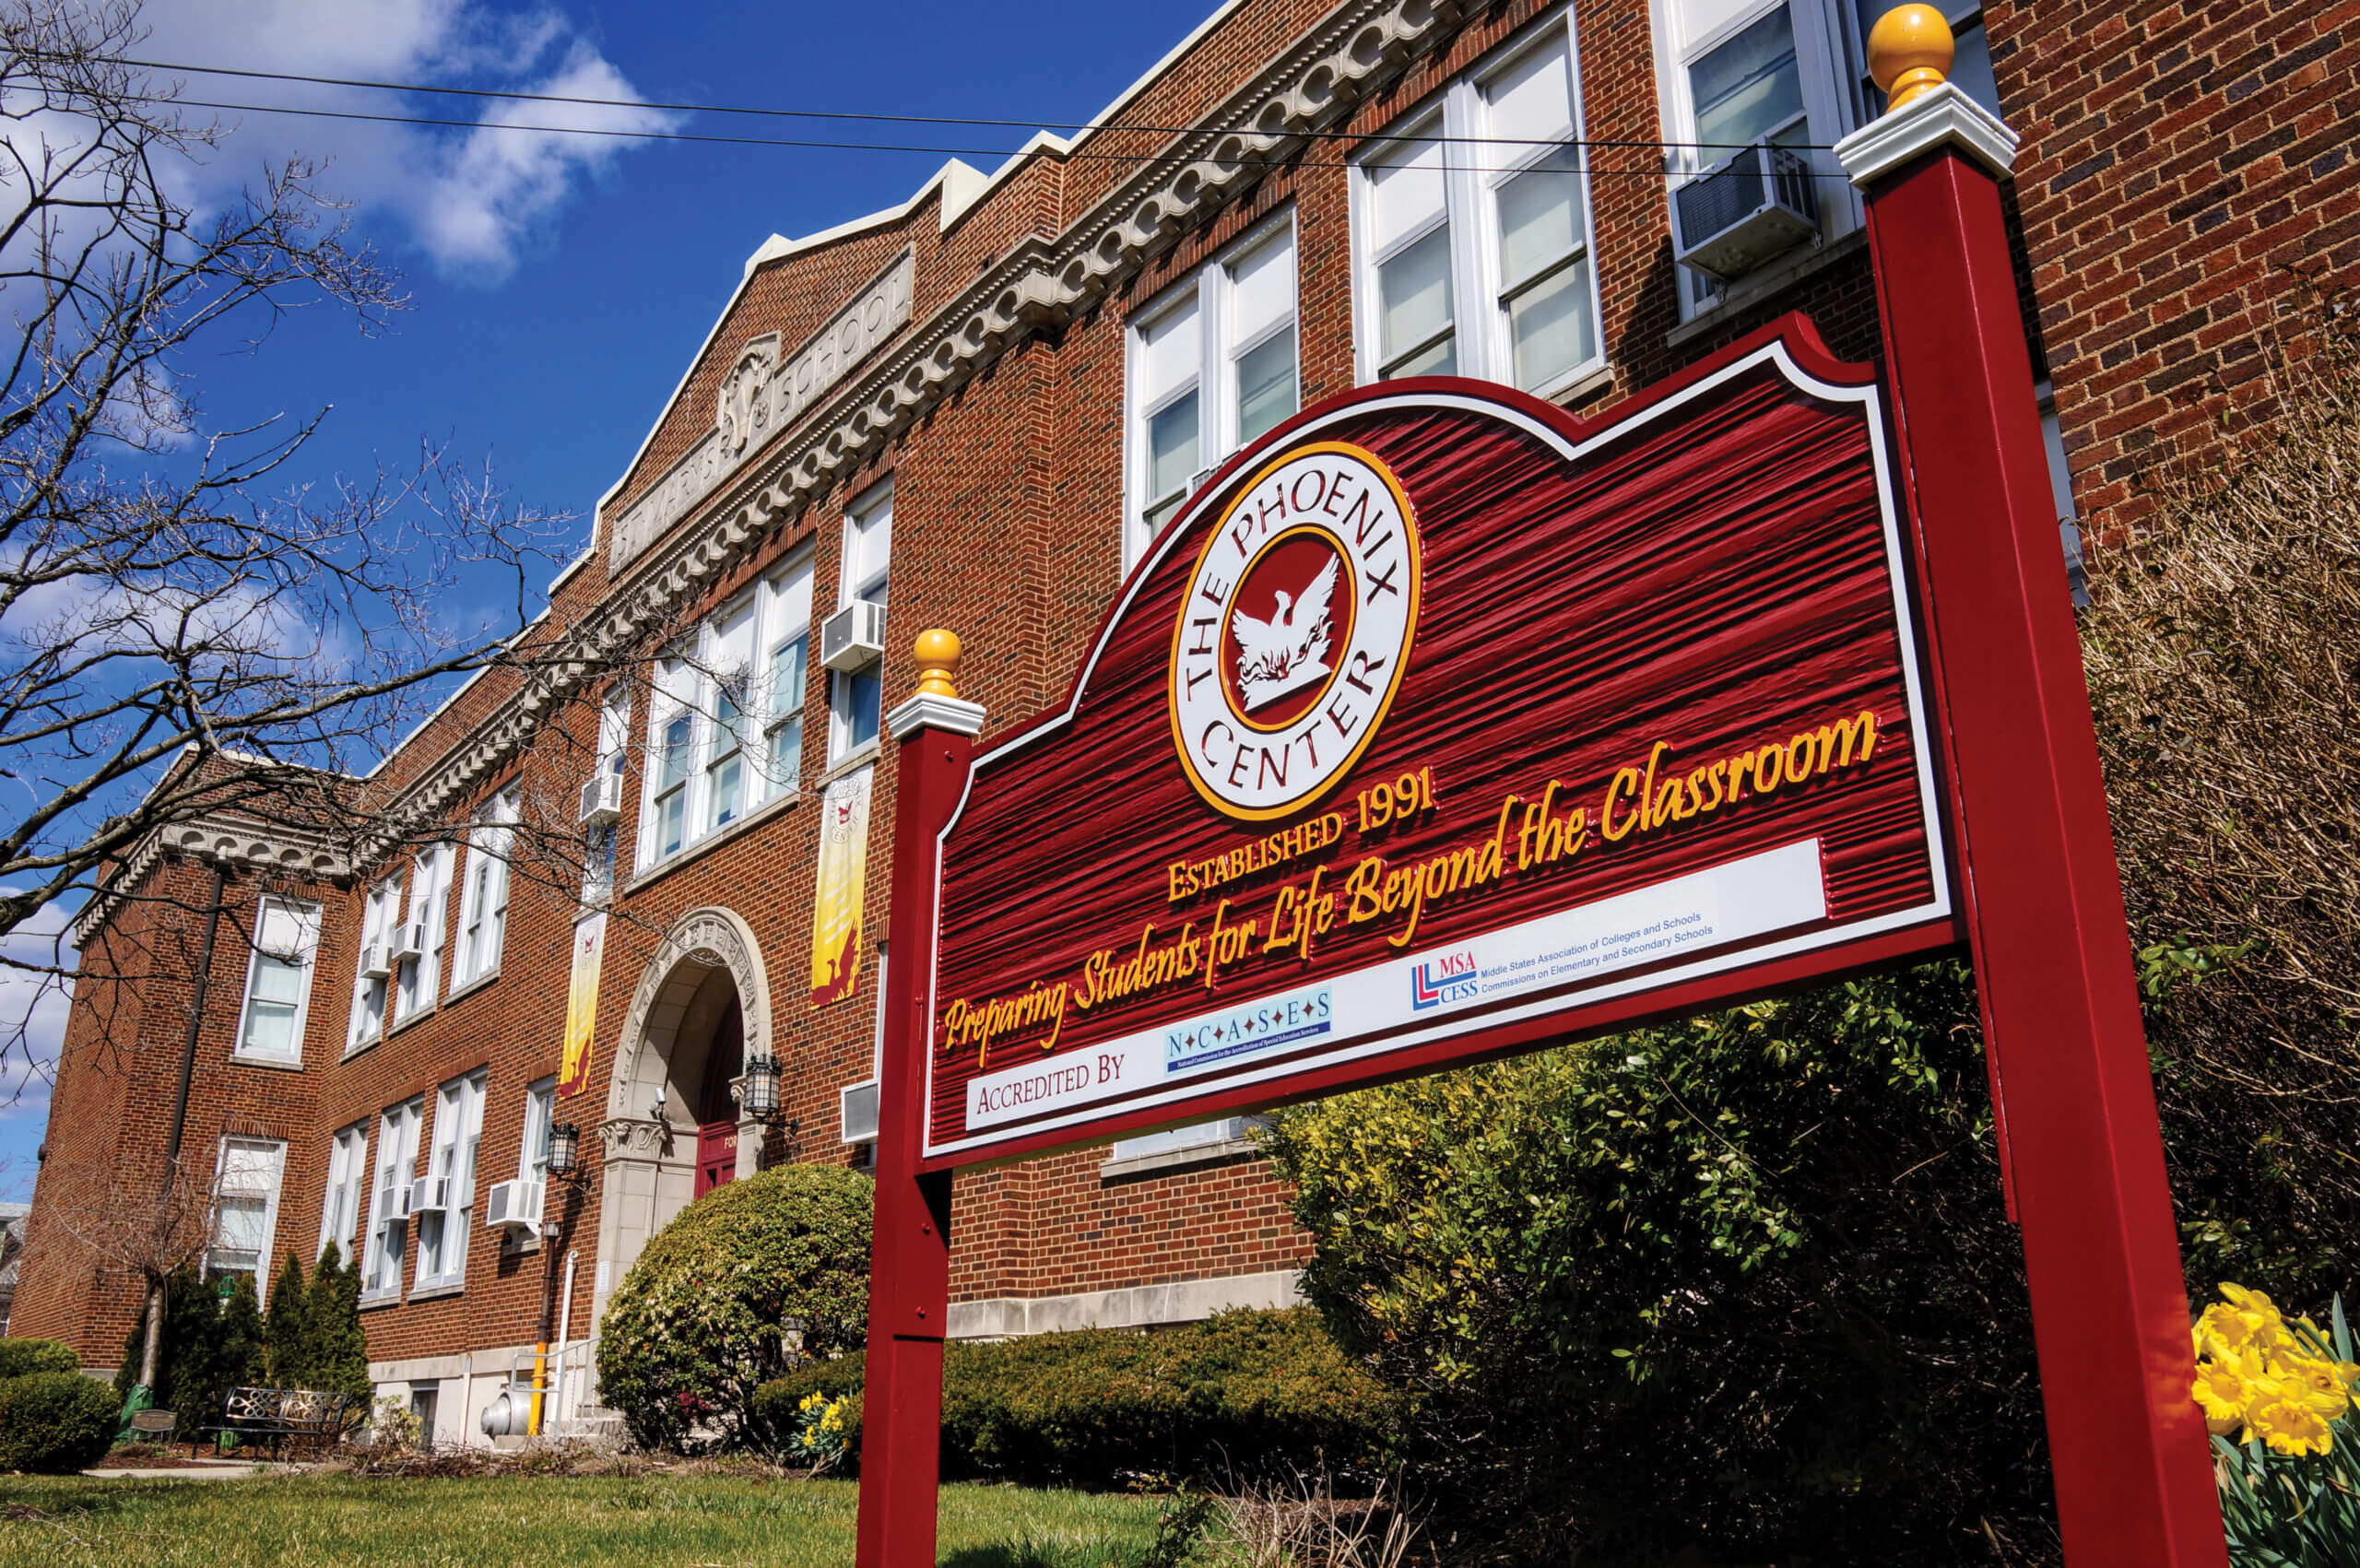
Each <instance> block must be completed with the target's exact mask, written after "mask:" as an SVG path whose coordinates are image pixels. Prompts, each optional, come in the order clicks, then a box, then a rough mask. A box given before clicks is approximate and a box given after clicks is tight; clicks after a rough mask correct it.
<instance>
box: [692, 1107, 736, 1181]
mask: <svg viewBox="0 0 2360 1568" xmlns="http://www.w3.org/2000/svg"><path fill="white" fill-rule="evenodd" d="M736 1178H737V1123H736V1122H734V1121H726V1122H707V1123H706V1124H705V1125H704V1126H701V1127H699V1128H698V1129H697V1190H696V1194H695V1196H696V1197H703V1196H704V1195H705V1194H707V1193H709V1192H711V1191H712V1190H713V1189H714V1188H715V1187H717V1186H720V1185H724V1184H725V1183H727V1182H730V1181H733V1180H735V1179H736Z"/></svg>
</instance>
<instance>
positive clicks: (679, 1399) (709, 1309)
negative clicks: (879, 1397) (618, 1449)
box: [598, 1165, 873, 1449]
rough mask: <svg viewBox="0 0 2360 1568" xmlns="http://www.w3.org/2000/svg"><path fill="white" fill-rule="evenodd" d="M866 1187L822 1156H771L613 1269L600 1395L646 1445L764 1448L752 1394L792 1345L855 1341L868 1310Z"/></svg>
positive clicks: (764, 1433)
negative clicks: (814, 1159)
mask: <svg viewBox="0 0 2360 1568" xmlns="http://www.w3.org/2000/svg"><path fill="white" fill-rule="evenodd" d="M872 1190H873V1189H872V1187H871V1185H870V1182H869V1179H868V1178H867V1176H865V1175H862V1174H861V1173H859V1172H857V1171H847V1170H844V1168H842V1167H840V1166H834V1165H780V1166H776V1167H773V1169H771V1170H768V1171H763V1172H761V1173H758V1174H756V1175H752V1176H749V1177H747V1178H746V1179H745V1180H744V1181H739V1182H732V1183H730V1184H729V1185H726V1186H721V1187H715V1188H714V1190H713V1191H712V1192H709V1193H707V1194H706V1195H705V1196H704V1197H701V1198H699V1199H697V1201H696V1202H694V1203H692V1204H690V1205H689V1206H688V1208H684V1209H682V1210H681V1211H680V1213H679V1215H678V1218H676V1219H674V1220H673V1221H672V1222H671V1223H670V1224H669V1225H667V1226H666V1227H664V1229H663V1230H662V1231H661V1232H658V1233H657V1234H656V1236H655V1239H654V1240H652V1241H650V1242H649V1243H648V1244H647V1250H646V1251H644V1252H643V1253H641V1254H640V1256H639V1260H638V1261H637V1262H636V1263H633V1264H632V1265H631V1271H630V1272H629V1273H628V1274H626V1275H624V1276H623V1282H622V1284H621V1286H620V1288H619V1289H618V1290H617V1291H615V1296H614V1301H613V1303H612V1304H611V1305H609V1306H608V1309H607V1315H606V1318H605V1320H604V1321H603V1322H602V1323H601V1324H600V1325H599V1329H598V1388H599V1395H600V1397H601V1398H602V1399H603V1400H604V1401H605V1402H606V1404H607V1405H608V1406H609V1407H610V1408H612V1409H616V1410H618V1411H619V1412H621V1415H622V1418H623V1422H624V1425H625V1426H627V1427H628V1428H629V1429H630V1431H631V1436H632V1437H633V1438H634V1439H636V1440H637V1441H638V1442H639V1443H641V1444H643V1445H645V1446H647V1447H651V1448H656V1447H663V1448H677V1449H686V1448H690V1447H692V1446H699V1445H710V1444H720V1445H723V1446H736V1445H740V1444H751V1445H754V1446H757V1447H765V1448H768V1447H774V1446H775V1445H776V1444H778V1442H779V1441H780V1440H781V1439H782V1438H783V1437H784V1435H785V1432H783V1431H782V1430H780V1429H779V1428H776V1427H774V1426H773V1425H772V1424H770V1421H769V1420H768V1418H767V1417H766V1415H765V1414H764V1413H763V1412H764V1411H766V1410H767V1409H769V1407H768V1406H758V1405H757V1403H756V1401H755V1398H754V1394H755V1390H757V1389H758V1388H760V1387H761V1385H763V1384H764V1383H767V1382H769V1381H770V1380H771V1379H773V1378H775V1377H777V1376H778V1375H779V1374H780V1373H784V1372H785V1371H786V1370H787V1368H788V1367H790V1366H791V1365H793V1364H794V1362H795V1361H796V1357H797V1351H796V1341H795V1340H794V1339H792V1338H790V1333H789V1328H788V1325H789V1324H790V1323H791V1324H794V1325H796V1326H798V1328H799V1334H800V1345H801V1353H802V1354H805V1355H815V1356H826V1355H832V1354H834V1353H835V1352H837V1351H839V1350H846V1349H848V1348H850V1347H851V1346H853V1345H855V1344H858V1343H859V1342H860V1340H861V1338H862V1337H863V1335H864V1333H865V1331H866V1329H867V1319H868V1243H869V1225H868V1219H869V1208H870V1197H871V1193H872Z"/></svg>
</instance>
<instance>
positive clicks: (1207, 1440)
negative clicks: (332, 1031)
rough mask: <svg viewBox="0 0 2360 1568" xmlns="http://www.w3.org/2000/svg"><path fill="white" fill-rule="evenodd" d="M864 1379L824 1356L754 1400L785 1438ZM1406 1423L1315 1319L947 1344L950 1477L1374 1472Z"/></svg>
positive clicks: (1100, 1478)
mask: <svg viewBox="0 0 2360 1568" xmlns="http://www.w3.org/2000/svg"><path fill="white" fill-rule="evenodd" d="M861 1374H862V1360H861V1357H860V1356H859V1355H857V1354H855V1355H851V1356H846V1357H844V1358H843V1359H841V1360H838V1361H832V1362H812V1363H809V1364H808V1365H805V1366H802V1367H798V1368H796V1370H795V1371H794V1372H793V1373H790V1374H788V1375H787V1376H785V1377H784V1378H781V1379H779V1380H777V1381H775V1382H773V1383H771V1384H768V1385H764V1386H763V1387H762V1389H761V1392H760V1393H759V1394H758V1395H757V1402H758V1403H759V1404H760V1405H761V1407H762V1409H764V1411H765V1416H766V1420H768V1421H770V1422H771V1423H772V1424H773V1428H774V1429H775V1430H781V1431H791V1430H792V1420H791V1418H792V1415H793V1412H795V1410H796V1409H797V1408H798V1407H799V1406H800V1405H801V1403H802V1401H803V1399H804V1397H806V1396H808V1395H810V1394H814V1393H817V1394H821V1395H825V1396H826V1397H830V1398H835V1397H839V1396H841V1395H844V1394H847V1393H850V1392H852V1391H854V1390H855V1389H856V1388H858V1387H859V1386H860V1381H861ZM857 1409H858V1408H857V1406H855V1411H854V1420H853V1421H852V1423H851V1430H850V1432H849V1434H848V1438H849V1442H850V1444H852V1445H853V1446H854V1447H855V1448H856V1447H857V1446H858V1441H859V1433H860V1422H859V1421H858V1419H857ZM1400 1415H1401V1412H1400V1408H1399V1403H1398V1400H1396V1399H1395V1398H1394V1397H1392V1396H1390V1395H1388V1394H1387V1393H1386V1390H1385V1389H1384V1387H1383V1386H1382V1385H1380V1384H1378V1383H1377V1382H1376V1380H1375V1378H1373V1377H1371V1376H1370V1375H1369V1374H1368V1373H1366V1372H1364V1371H1363V1370H1362V1369H1361V1368H1360V1367H1358V1366H1357V1365H1355V1364H1354V1363H1353V1362H1351V1361H1349V1360H1347V1359H1346V1358H1345V1356H1344V1355H1343V1353H1342V1352H1341V1351H1339V1350H1338V1349H1337V1348H1336V1345H1335V1342H1334V1341H1333V1340H1332V1339H1330V1338H1328V1337H1327V1332H1326V1330H1325V1329H1324V1328H1322V1326H1320V1323H1319V1320H1318V1318H1317V1316H1316V1315H1315V1314H1313V1313H1311V1312H1310V1311H1309V1310H1307V1309H1304V1308H1295V1309H1292V1310H1289V1311H1285V1312H1233V1313H1222V1314H1221V1315H1218V1316H1215V1317H1213V1318H1212V1319H1210V1320H1209V1321H1208V1322H1205V1323H1200V1324H1194V1325H1191V1326H1187V1327H1186V1328H1174V1329H1166V1330H1162V1331H1158V1332H1154V1333H1146V1334H1141V1333H1134V1332H1128V1331H1125V1330H1120V1329H1085V1330H1081V1331H1080V1332H1076V1333H1069V1334H1043V1335H1036V1336H1033V1337H1032V1338H1023V1339H1009V1340H1003V1341H1000V1342H998V1343H996V1344H978V1345H968V1344H959V1345H952V1346H950V1353H949V1355H948V1357H947V1358H946V1359H945V1362H944V1368H943V1393H942V1446H943V1463H944V1468H946V1469H947V1470H949V1471H950V1472H952V1473H954V1474H977V1475H985V1476H992V1477H998V1478H1003V1479H1007V1480H1023V1481H1058V1482H1064V1483H1066V1484H1069V1485H1078V1486H1105V1485H1109V1484H1112V1483H1114V1482H1115V1481H1117V1480H1119V1479H1121V1478H1122V1477H1124V1476H1127V1475H1138V1474H1153V1475H1162V1476H1181V1477H1204V1478H1209V1479H1213V1480H1224V1481H1225V1480H1233V1479H1250V1478H1253V1477H1257V1476H1265V1475H1272V1474H1278V1473H1283V1472H1286V1471H1290V1470H1293V1469H1317V1470H1326V1471H1329V1472H1339V1473H1343V1474H1346V1475H1351V1474H1355V1473H1360V1474H1366V1473H1369V1472H1372V1471H1374V1470H1375V1469H1377V1468H1381V1467H1382V1466H1383V1465H1384V1464H1385V1462H1386V1458H1387V1456H1388V1455H1389V1453H1390V1450H1391V1448H1392V1445H1393V1441H1394V1432H1395V1431H1396V1430H1397V1428H1398V1424H1399V1421H1400Z"/></svg>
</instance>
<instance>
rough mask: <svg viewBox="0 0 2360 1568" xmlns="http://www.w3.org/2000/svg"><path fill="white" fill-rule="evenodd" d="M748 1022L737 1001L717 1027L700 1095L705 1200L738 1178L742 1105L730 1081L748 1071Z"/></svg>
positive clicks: (700, 1187)
mask: <svg viewBox="0 0 2360 1568" xmlns="http://www.w3.org/2000/svg"><path fill="white" fill-rule="evenodd" d="M745 1056H746V1040H745V1019H744V1015H743V1014H741V1013H740V1012H739V1010H738V1008H737V1000H736V999H735V998H734V997H733V998H732V999H731V1001H730V1003H729V1006H728V1007H727V1008H725V1009H724V1010H723V1012H722V1015H721V1017H720V1018H719V1019H718V1020H715V1021H714V1026H713V1043H712V1044H711V1045H710V1046H709V1047H707V1048H706V1051H705V1056H704V1080H703V1082H702V1083H701V1084H700V1085H699V1086H698V1091H697V1124H698V1125H697V1190H696V1192H695V1193H694V1194H693V1195H692V1196H693V1197H703V1196H704V1195H705V1194H707V1193H709V1192H711V1191H712V1190H713V1189H714V1188H715V1187H717V1186H720V1185H723V1184H724V1183H726V1182H730V1181H734V1180H736V1179H737V1102H736V1101H735V1100H734V1099H732V1098H731V1096H730V1093H729V1080H730V1079H733V1078H736V1077H737V1075H738V1074H739V1073H741V1072H744V1071H745V1070H746V1067H745Z"/></svg>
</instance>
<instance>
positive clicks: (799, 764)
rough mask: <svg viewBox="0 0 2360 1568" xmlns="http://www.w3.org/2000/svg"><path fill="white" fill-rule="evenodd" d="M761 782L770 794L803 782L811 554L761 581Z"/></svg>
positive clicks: (790, 790) (794, 788)
mask: <svg viewBox="0 0 2360 1568" xmlns="http://www.w3.org/2000/svg"><path fill="white" fill-rule="evenodd" d="M762 596H763V612H762V639H763V644H764V647H765V649H766V650H767V651H766V653H765V654H764V656H763V661H762V668H763V674H762V686H761V692H762V783H763V787H764V788H765V789H766V790H767V791H768V792H769V793H770V794H772V795H774V796H776V795H793V794H795V793H796V791H797V790H800V789H801V788H802V787H803V704H804V701H805V696H806V693H807V691H808V689H809V687H810V684H811V680H810V669H811V557H810V556H809V555H808V554H804V555H800V556H798V557H796V559H795V560H790V561H789V562H788V563H787V564H786V566H785V568H784V569H783V570H781V571H778V572H773V573H772V574H771V576H770V578H769V580H768V581H767V582H765V583H764V584H763V585H762Z"/></svg>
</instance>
